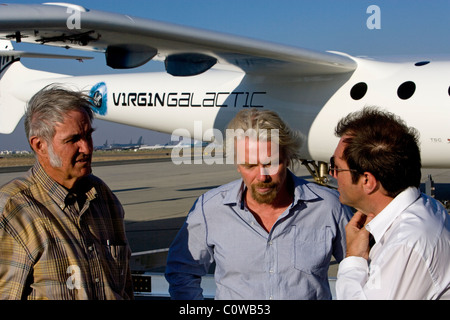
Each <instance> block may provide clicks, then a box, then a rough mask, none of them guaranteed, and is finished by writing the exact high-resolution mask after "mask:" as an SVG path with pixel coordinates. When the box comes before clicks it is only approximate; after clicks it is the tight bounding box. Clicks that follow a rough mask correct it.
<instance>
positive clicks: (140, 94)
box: [0, 3, 450, 182]
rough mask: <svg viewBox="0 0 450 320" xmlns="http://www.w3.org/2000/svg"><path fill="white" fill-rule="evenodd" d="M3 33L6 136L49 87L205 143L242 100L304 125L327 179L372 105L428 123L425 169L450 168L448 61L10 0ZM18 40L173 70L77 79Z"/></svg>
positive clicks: (105, 111) (108, 115)
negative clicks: (40, 66) (355, 115)
mask: <svg viewBox="0 0 450 320" xmlns="http://www.w3.org/2000/svg"><path fill="white" fill-rule="evenodd" d="M0 39H3V41H2V42H1V43H0V45H1V46H2V48H0V49H2V50H1V51H0V55H1V74H0V77H1V79H0V132H1V133H10V132H12V131H13V130H14V128H15V126H16V125H17V123H18V121H19V120H20V119H21V117H22V116H23V111H24V105H25V102H26V101H27V100H28V99H29V98H30V97H31V96H32V95H33V94H34V93H35V92H36V91H38V90H39V89H41V88H42V87H44V86H46V85H48V84H51V83H64V84H68V85H70V86H72V87H76V88H80V89H87V90H88V91H89V92H90V94H91V96H92V97H93V99H94V100H95V101H96V108H95V110H94V111H95V112H96V114H97V116H98V118H101V119H104V120H109V121H113V122H118V123H122V124H127V125H131V126H137V127H142V128H148V129H152V130H156V131H161V132H166V133H172V132H174V130H179V129H180V128H182V129H183V130H185V132H187V135H189V138H192V139H197V140H208V139H205V136H204V135H205V132H206V131H207V130H210V129H212V128H216V129H219V130H223V129H224V128H225V126H226V124H227V123H228V122H229V120H231V119H232V117H233V116H234V115H235V113H236V112H237V111H239V110H241V109H242V108H264V109H273V110H275V111H277V112H278V113H279V114H280V115H281V117H282V118H284V119H285V120H286V121H287V122H288V123H289V125H290V126H292V127H293V128H296V129H298V130H299V131H301V132H302V133H303V135H304V137H305V143H304V145H303V147H302V149H301V152H302V155H303V158H304V159H305V163H304V164H307V165H310V164H312V165H313V167H312V171H311V172H312V174H313V175H314V176H315V178H316V179H317V180H318V181H319V182H320V181H323V179H324V177H325V176H326V175H327V172H326V162H327V161H328V159H329V157H330V155H331V154H332V153H333V151H334V148H335V146H336V144H337V138H336V137H335V136H334V127H335V126H336V123H337V121H338V119H340V118H341V117H343V116H345V115H347V114H348V113H349V112H352V111H355V110H359V109H361V108H362V107H364V106H366V105H375V106H379V107H381V108H384V109H388V110H389V111H391V112H393V113H395V114H398V115H399V116H400V117H402V118H403V119H404V120H405V121H406V122H407V124H408V125H410V126H414V127H415V128H417V129H418V130H419V132H420V134H421V141H420V142H421V151H422V163H423V166H424V167H440V168H448V167H450V161H449V160H450V126H449V120H450V97H449V94H450V89H449V85H450V82H449V81H448V73H449V71H450V59H444V58H442V57H431V56H429V57H420V58H405V59H404V60H402V61H400V60H397V61H393V60H392V61H386V60H385V61H381V60H377V59H373V58H363V57H352V56H349V55H347V54H344V53H339V52H315V51H311V50H305V49H301V48H297V47H290V46H283V45H279V44H274V43H270V42H264V41H256V40H253V39H248V38H243V37H238V36H231V35H226V34H222V33H217V32H209V31H205V30H199V29H194V28H188V27H184V26H178V25H174V24H167V23H161V22H156V21H152V20H146V19H140V18H134V17H130V16H127V15H121V14H113V13H106V12H101V11H95V10H89V9H86V8H84V7H80V6H76V5H70V4H63V3H53V4H43V5H19V4H8V5H2V6H1V7H0ZM10 41H16V42H21V41H22V42H29V43H37V44H45V45H51V46H60V47H65V48H76V49H82V50H91V51H96V52H104V53H105V57H106V63H107V64H108V65H109V66H110V67H112V68H119V69H120V68H136V67H139V66H141V65H143V64H144V63H146V62H147V61H149V60H151V59H154V60H160V61H163V62H164V64H165V67H166V71H167V72H156V73H130V74H120V75H92V76H79V77H72V76H66V75H61V74H53V73H48V72H44V71H37V70H30V69H28V68H25V67H24V66H23V65H22V64H21V63H20V61H19V58H20V57H27V56H39V55H33V54H29V53H25V52H17V51H14V50H13V49H12V46H11V43H10ZM41 56H42V55H41ZM43 56H44V57H50V58H55V56H53V55H52V56H46V55H43ZM68 58H74V59H85V58H86V57H80V56H75V57H73V56H72V57H68ZM199 123H200V124H201V129H198V124H199Z"/></svg>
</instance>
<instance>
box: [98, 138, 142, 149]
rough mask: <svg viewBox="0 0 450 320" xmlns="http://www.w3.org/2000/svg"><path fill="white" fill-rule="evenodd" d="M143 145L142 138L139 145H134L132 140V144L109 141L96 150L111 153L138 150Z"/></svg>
mask: <svg viewBox="0 0 450 320" xmlns="http://www.w3.org/2000/svg"><path fill="white" fill-rule="evenodd" d="M142 145H143V142H142V136H141V137H140V138H139V140H138V141H137V143H133V140H130V143H125V144H121V143H108V140H106V141H105V143H104V144H103V145H102V146H98V147H95V148H94V149H95V150H103V151H111V150H138V149H139V148H140V147H141V146H142Z"/></svg>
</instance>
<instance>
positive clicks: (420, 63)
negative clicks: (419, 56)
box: [414, 61, 430, 67]
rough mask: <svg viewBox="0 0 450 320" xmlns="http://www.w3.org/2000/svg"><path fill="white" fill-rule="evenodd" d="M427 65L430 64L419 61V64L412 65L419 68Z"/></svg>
mask: <svg viewBox="0 0 450 320" xmlns="http://www.w3.org/2000/svg"><path fill="white" fill-rule="evenodd" d="M429 63H430V61H419V62H416V63H415V64H414V65H415V66H416V67H421V66H424V65H427V64H429Z"/></svg>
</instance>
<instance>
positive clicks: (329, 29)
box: [0, 0, 450, 150]
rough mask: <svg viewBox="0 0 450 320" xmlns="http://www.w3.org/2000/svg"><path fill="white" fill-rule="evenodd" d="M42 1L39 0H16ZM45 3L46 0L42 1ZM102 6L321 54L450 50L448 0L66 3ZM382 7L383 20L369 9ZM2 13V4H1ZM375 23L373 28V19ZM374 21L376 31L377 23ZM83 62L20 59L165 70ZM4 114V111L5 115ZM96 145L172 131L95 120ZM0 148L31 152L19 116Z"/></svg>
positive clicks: (0, 138) (83, 70) (67, 70)
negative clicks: (11, 131) (152, 129)
mask: <svg viewBox="0 0 450 320" xmlns="http://www.w3.org/2000/svg"><path fill="white" fill-rule="evenodd" d="M12 2H14V3H36V2H38V1H21V0H18V1H12ZM43 2H45V1H43ZM67 2H71V3H74V4H78V5H82V6H84V7H86V8H89V9H95V10H104V11H110V12H117V13H122V14H127V15H130V16H136V17H142V18H147V19H152V20H158V21H163V22H169V23H176V24H179V25H185V26H190V27H196V28H202V29H207V30H212V31H219V32H225V33H229V34H233V35H239V36H244V37H249V38H254V39H258V40H265V41H271V42H276V43H280V44H284V45H290V46H295V47H301V48H306V49H312V50H317V51H328V50H330V51H340V52H345V53H348V54H350V55H354V56H397V55H427V54H450V41H449V39H448V31H449V30H450V28H449V27H450V19H449V18H448V13H449V12H450V1H448V0H432V1H429V0H409V1H408V0H403V1H400V0H384V1H379V0H371V1H366V0H310V1H304V0H302V1H300V0H158V1H153V0H128V1H123V0H88V1H76V0H72V1H67ZM371 5H376V6H377V7H378V8H379V16H378V17H379V18H380V19H378V20H373V18H374V17H375V16H374V12H373V11H369V13H368V12H367V10H368V8H369V6H371ZM0 10H1V7H0ZM368 20H369V22H371V24H370V23H369V25H371V26H372V27H371V28H369V27H368V25H367V21H368ZM374 23H377V25H375V26H376V27H377V28H373V26H374ZM13 45H14V47H15V48H16V49H18V50H27V51H35V52H52V53H62V54H80V51H74V50H71V51H67V50H65V49H59V48H53V47H45V46H40V45H28V44H15V43H13ZM81 54H82V55H88V56H93V57H94V59H93V60H86V61H84V62H83V63H80V62H77V61H60V60H47V59H29V58H28V59H25V58H23V59H22V63H23V64H24V65H25V66H27V67H28V68H32V69H40V70H45V71H50V72H57V73H63V74H69V75H74V76H76V75H91V74H113V73H119V72H121V73H125V72H126V73H132V72H152V71H162V70H163V65H162V63H160V62H149V63H147V64H146V65H144V66H142V67H140V68H137V69H131V70H127V71H122V70H121V71H117V70H113V69H111V68H109V67H108V66H106V64H105V58H104V55H103V54H100V53H90V52H81ZM0 116H1V115H0ZM94 127H95V128H96V132H95V133H94V145H96V146H97V145H102V144H103V143H104V142H105V141H106V140H108V142H110V143H112V142H115V143H128V142H129V141H130V140H133V142H136V141H137V140H138V139H139V137H140V136H142V137H143V139H144V143H146V144H149V145H152V144H157V143H167V142H170V134H162V133H157V132H154V131H151V130H145V129H139V128H134V127H131V126H125V125H120V124H114V123H110V122H106V121H101V120H95V121H94ZM0 150H29V147H28V143H27V142H26V137H25V134H24V129H23V121H21V122H20V123H19V124H18V126H17V128H16V129H15V131H14V132H13V133H12V134H10V135H3V134H0Z"/></svg>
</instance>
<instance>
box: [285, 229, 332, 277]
mask: <svg viewBox="0 0 450 320" xmlns="http://www.w3.org/2000/svg"><path fill="white" fill-rule="evenodd" d="M330 248H331V229H330V227H328V226H324V227H322V228H319V229H317V228H301V227H298V226H296V230H295V238H294V267H295V269H297V270H300V271H302V272H305V273H307V274H314V275H319V276H326V274H327V271H328V265H329V261H330V258H331V252H330Z"/></svg>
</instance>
